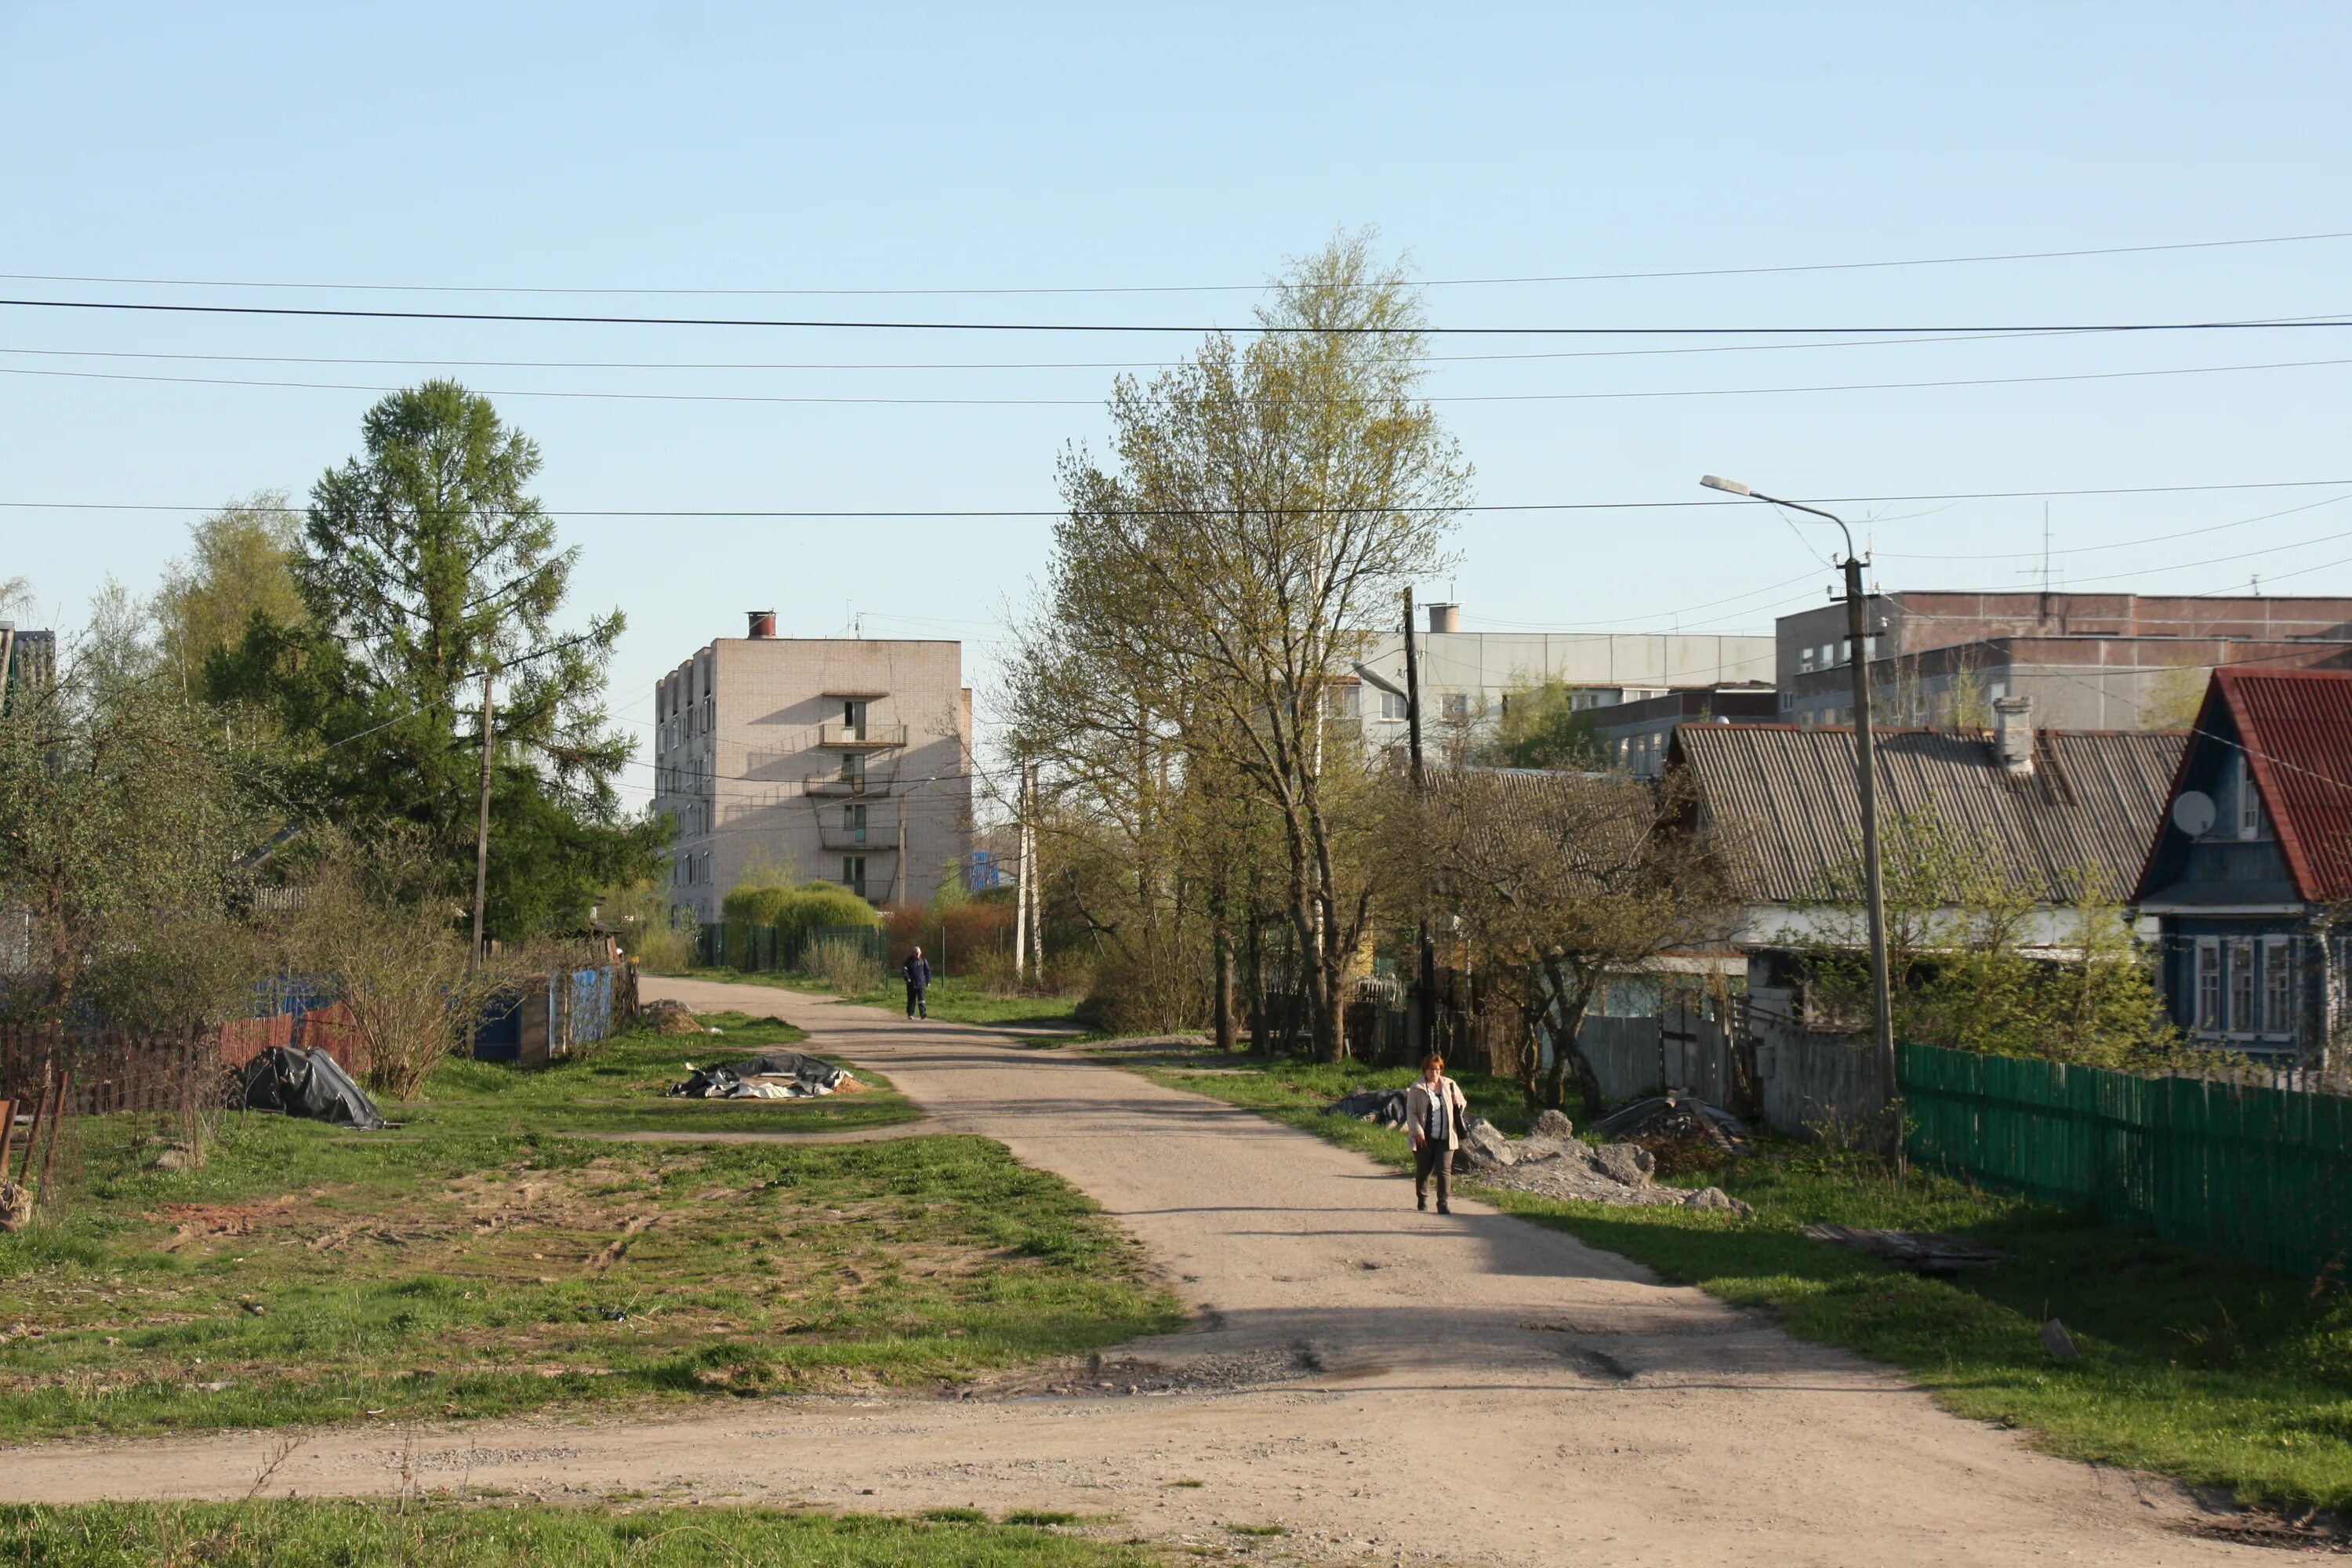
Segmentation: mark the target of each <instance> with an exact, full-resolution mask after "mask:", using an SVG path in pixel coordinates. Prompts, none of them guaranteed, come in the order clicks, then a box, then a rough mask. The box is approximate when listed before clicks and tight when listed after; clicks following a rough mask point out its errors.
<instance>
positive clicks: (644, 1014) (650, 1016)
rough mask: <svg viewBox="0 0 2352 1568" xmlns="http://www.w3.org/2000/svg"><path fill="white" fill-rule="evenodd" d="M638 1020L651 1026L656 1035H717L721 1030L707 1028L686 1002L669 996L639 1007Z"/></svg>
mask: <svg viewBox="0 0 2352 1568" xmlns="http://www.w3.org/2000/svg"><path fill="white" fill-rule="evenodd" d="M637 1022H638V1023H640V1024H644V1025H646V1026H648V1027H650V1028H651V1029H652V1030H653V1032H654V1033H655V1034H656V1035H715V1034H717V1033H718V1032H719V1031H718V1030H716V1029H710V1028H705V1027H704V1026H702V1024H701V1023H700V1022H698V1020H697V1019H696V1018H695V1016H694V1015H693V1014H691V1013H689V1012H688V1011H687V1010H686V1004H685V1003H683V1002H673V1001H671V1000H670V999H669V998H668V997H667V996H665V997H663V998H662V999H661V1000H660V1001H658V1002H648V1003H646V1005H644V1006H642V1007H640V1008H638V1009H637Z"/></svg>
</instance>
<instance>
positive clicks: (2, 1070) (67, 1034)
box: [0, 1025, 234, 1116]
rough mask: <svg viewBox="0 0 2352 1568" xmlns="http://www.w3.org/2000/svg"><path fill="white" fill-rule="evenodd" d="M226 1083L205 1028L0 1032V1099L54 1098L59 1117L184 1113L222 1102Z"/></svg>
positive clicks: (24, 1028) (52, 1027) (18, 1028)
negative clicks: (48, 1094)
mask: <svg viewBox="0 0 2352 1568" xmlns="http://www.w3.org/2000/svg"><path fill="white" fill-rule="evenodd" d="M233 1081H234V1080H233V1078H232V1076H231V1074H230V1073H229V1071H228V1069H227V1068H226V1067H225V1066H224V1065H223V1064H222V1062H221V1059H220V1056H219V1051H218V1047H217V1042H216V1040H215V1036H214V1035H213V1033H212V1032H211V1031H209V1030H205V1031H199V1032H195V1033H191V1034H184V1035H129V1034H123V1033H121V1032H120V1031H118V1030H113V1029H77V1028H68V1027H65V1026H58V1025H35V1026H7V1027H0V1100H20V1101H26V1102H30V1101H36V1100H40V1099H41V1097H42V1095H43V1093H44V1092H45V1090H49V1089H54V1091H55V1092H58V1093H61V1094H62V1095H63V1097H64V1100H63V1106H64V1110H63V1114H65V1115H68V1116H103V1115H107V1114H110V1113H111V1112H114V1111H118V1110H187V1109H190V1108H192V1107H197V1106H209V1105H219V1104H226V1103H228V1102H229V1098H230V1089H231V1086H232V1084H233Z"/></svg>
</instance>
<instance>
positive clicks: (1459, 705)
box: [1438, 691, 1470, 724]
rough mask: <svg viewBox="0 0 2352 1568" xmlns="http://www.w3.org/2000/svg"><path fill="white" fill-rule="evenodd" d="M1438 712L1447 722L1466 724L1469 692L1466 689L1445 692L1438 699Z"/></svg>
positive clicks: (1467, 720) (1468, 711)
mask: <svg viewBox="0 0 2352 1568" xmlns="http://www.w3.org/2000/svg"><path fill="white" fill-rule="evenodd" d="M1438 712H1439V713H1440V714H1442V715H1443V716H1444V720H1445V721H1446V722H1447V723H1449V724H1467V723H1468V722H1470V694H1469V693H1468V692H1466V691H1449V692H1447V693H1446V694H1445V695H1444V697H1442V698H1440V699H1438Z"/></svg>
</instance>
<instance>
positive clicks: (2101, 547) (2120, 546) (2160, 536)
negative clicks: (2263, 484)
mask: <svg viewBox="0 0 2352 1568" xmlns="http://www.w3.org/2000/svg"><path fill="white" fill-rule="evenodd" d="M2347 500H2352V495H2340V496H2329V497H2328V498H2327V499H2326V500H2315V501H2306V502H2305V503H2304V504H2303V505H2302V506H2291V507H2287V508H2284V509H2283V510H2278V511H2266V512H2263V514H2261V515H2260V516H2259V517H2242V518H2239V519H2238V520H2237V521H2233V522H2216V523H2210V524H2208V525H2207V526H2205V527H2203V528H2185V529H2182V530H2181V531H2179V532H2178V533H2151V534H2147V535H2146V536H2145V537H2142V538H2139V539H2126V540H2124V541H2122V542H2119V543H2116V544H2075V545H2070V546H2068V547H2067V548H2066V549H2063V550H2044V551H2043V552H2042V553H2043V554H2045V555H2089V554H2093V553H2095V552H2100V551H2107V550H2137V549H2138V548H2139V547H2140V546H2142V545H2144V544H2161V543H2163V542H2165V541H2167V540H2171V539H2189V538H2193V537H2194V536H2196V535H2198V534H2200V533H2221V532H2223V531H2226V530H2229V529H2232V528H2245V527H2248V526H2250V525H2251V524H2253V523H2257V522H2268V521H2271V520H2272V519H2273V518H2280V517H2293V516H2294V514H2295V513H2297V512H2304V511H2315V510H2318V509H2319V508H2321V507H2324V506H2337V505H2340V504H2342V503H2343V502H2345V501H2347ZM2019 553H2021V552H2018V551H2014V550H1991V551H1978V552H1972V553H1969V554H1965V555H1933V554H1921V553H1916V552H1910V551H1904V552H1896V553H1889V554H1887V555H1886V556H1885V559H1886V560H1889V561H2007V560H2012V559H2014V558H2015V557H2016V556H2017V555H2018V554H2019ZM2158 570H2161V569H2160V568H2158ZM2093 581H2098V579H2093Z"/></svg>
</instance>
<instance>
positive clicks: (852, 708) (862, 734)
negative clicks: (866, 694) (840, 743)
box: [841, 697, 866, 741]
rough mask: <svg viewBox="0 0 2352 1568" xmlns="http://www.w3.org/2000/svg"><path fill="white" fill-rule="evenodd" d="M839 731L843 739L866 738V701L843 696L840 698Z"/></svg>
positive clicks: (855, 739)
mask: <svg viewBox="0 0 2352 1568" xmlns="http://www.w3.org/2000/svg"><path fill="white" fill-rule="evenodd" d="M841 733H842V738H843V739H845V740H849V741H862V740H864V739H866V703H865V701H864V700H863V699H861V698H856V697H845V698H843V699H842V700H841Z"/></svg>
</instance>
